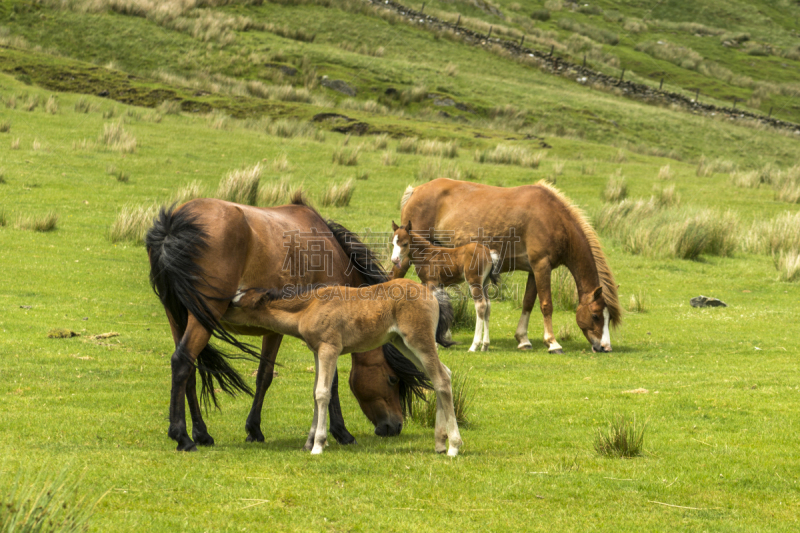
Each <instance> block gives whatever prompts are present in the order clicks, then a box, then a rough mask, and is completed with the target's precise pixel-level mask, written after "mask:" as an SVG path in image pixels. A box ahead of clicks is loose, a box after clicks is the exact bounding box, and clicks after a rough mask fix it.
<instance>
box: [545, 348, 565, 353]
mask: <svg viewBox="0 0 800 533" xmlns="http://www.w3.org/2000/svg"><path fill="white" fill-rule="evenodd" d="M548 353H553V354H556V353H560V354H563V353H564V350H562V349H561V348H558V349H556V350H548Z"/></svg>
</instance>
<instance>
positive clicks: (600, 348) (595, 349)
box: [592, 345, 611, 353]
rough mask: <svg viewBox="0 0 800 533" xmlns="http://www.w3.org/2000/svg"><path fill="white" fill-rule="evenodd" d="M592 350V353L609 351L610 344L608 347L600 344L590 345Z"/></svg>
mask: <svg viewBox="0 0 800 533" xmlns="http://www.w3.org/2000/svg"><path fill="white" fill-rule="evenodd" d="M592 351H593V352H594V353H608V352H610V351H611V346H609V347H608V348H606V347H604V346H602V345H598V346H592Z"/></svg>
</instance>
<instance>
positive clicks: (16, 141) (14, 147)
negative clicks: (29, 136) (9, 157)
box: [11, 137, 20, 150]
mask: <svg viewBox="0 0 800 533" xmlns="http://www.w3.org/2000/svg"><path fill="white" fill-rule="evenodd" d="M19 144H20V140H19V137H17V138H16V139H13V140H12V141H11V149H12V150H19Z"/></svg>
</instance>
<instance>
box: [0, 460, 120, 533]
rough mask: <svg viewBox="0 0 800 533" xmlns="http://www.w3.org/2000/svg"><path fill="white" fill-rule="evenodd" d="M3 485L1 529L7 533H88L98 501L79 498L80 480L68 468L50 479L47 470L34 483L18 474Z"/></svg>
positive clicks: (99, 498)
mask: <svg viewBox="0 0 800 533" xmlns="http://www.w3.org/2000/svg"><path fill="white" fill-rule="evenodd" d="M7 479H8V480H10V482H7V483H3V485H4V486H3V487H2V489H0V490H2V501H3V505H2V507H1V508H0V529H2V531H7V532H9V533H10V532H16V531H19V532H31V533H34V532H40V531H47V532H50V533H77V532H83V531H88V530H89V520H90V519H91V517H92V514H93V513H94V510H95V507H96V506H97V504H98V503H99V502H100V500H102V499H103V497H104V496H105V494H103V495H101V496H100V497H98V498H94V497H91V498H90V496H88V495H82V496H79V495H78V492H79V490H80V488H81V487H80V485H81V479H80V478H75V477H72V476H70V475H68V470H67V469H66V468H64V469H62V470H61V472H60V473H59V474H57V475H55V476H51V474H50V473H49V471H48V470H47V469H46V468H43V469H42V470H41V471H40V472H39V474H38V475H37V476H36V477H35V478H33V479H31V477H30V476H28V475H26V474H25V473H23V472H22V470H20V471H18V472H17V474H16V475H11V476H8V477H7Z"/></svg>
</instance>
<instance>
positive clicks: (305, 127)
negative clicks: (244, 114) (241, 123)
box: [261, 117, 324, 140]
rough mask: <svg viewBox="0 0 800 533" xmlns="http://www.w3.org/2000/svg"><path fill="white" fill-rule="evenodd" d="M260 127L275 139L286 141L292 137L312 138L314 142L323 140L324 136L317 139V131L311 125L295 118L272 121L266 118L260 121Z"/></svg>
mask: <svg viewBox="0 0 800 533" xmlns="http://www.w3.org/2000/svg"><path fill="white" fill-rule="evenodd" d="M261 125H262V127H263V128H264V130H266V132H267V133H269V134H270V135H275V136H276V137H283V138H286V139H291V138H294V137H313V138H315V139H316V140H324V136H323V137H322V138H320V137H318V135H317V133H318V132H319V130H317V128H316V127H314V125H313V124H310V123H309V122H304V121H301V120H297V119H295V118H281V119H278V120H272V119H271V118H268V117H267V118H265V119H264V120H263V121H262V124H261Z"/></svg>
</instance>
